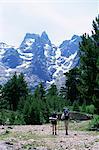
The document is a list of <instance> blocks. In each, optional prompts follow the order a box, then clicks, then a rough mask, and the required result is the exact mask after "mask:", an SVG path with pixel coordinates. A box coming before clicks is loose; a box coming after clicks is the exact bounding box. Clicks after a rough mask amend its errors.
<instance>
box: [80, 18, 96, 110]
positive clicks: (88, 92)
mask: <svg viewBox="0 0 99 150" xmlns="http://www.w3.org/2000/svg"><path fill="white" fill-rule="evenodd" d="M80 71H81V75H80V81H81V88H80V89H81V91H80V92H81V93H80V94H81V95H82V98H83V100H84V101H86V104H92V103H93V102H94V104H95V106H96V107H97V105H98V106H99V16H98V17H97V18H96V20H95V21H93V31H92V36H89V35H87V34H84V35H83V36H82V42H81V44H80ZM97 109H98V108H97ZM98 110H99V109H98ZM98 112H99V111H98Z"/></svg>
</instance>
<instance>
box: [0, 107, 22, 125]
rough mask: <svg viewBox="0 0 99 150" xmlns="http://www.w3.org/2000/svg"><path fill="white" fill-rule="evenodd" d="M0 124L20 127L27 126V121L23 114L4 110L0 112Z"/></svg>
mask: <svg viewBox="0 0 99 150" xmlns="http://www.w3.org/2000/svg"><path fill="white" fill-rule="evenodd" d="M0 124H6V125H13V124H16V125H19V124H25V121H24V118H23V114H20V113H19V112H14V111H10V110H5V109H3V110H1V111H0Z"/></svg>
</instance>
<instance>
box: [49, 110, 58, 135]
mask: <svg viewBox="0 0 99 150" xmlns="http://www.w3.org/2000/svg"><path fill="white" fill-rule="evenodd" d="M57 119H58V116H57V113H56V112H53V113H52V115H51V117H49V120H50V121H51V123H52V134H53V135H57Z"/></svg>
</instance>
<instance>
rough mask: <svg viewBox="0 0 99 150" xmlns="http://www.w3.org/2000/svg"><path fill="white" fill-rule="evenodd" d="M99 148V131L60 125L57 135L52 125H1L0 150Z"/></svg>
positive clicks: (80, 149)
mask: <svg viewBox="0 0 99 150" xmlns="http://www.w3.org/2000/svg"><path fill="white" fill-rule="evenodd" d="M25 149H26V150H99V132H86V131H75V130H73V129H69V135H65V131H64V127H63V126H59V127H58V134H57V135H56V136H54V135H52V134H51V125H35V126H33V125H29V126H10V127H9V126H4V127H2V126H0V150H25Z"/></svg>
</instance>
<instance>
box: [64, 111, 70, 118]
mask: <svg viewBox="0 0 99 150" xmlns="http://www.w3.org/2000/svg"><path fill="white" fill-rule="evenodd" d="M64 118H65V120H68V119H69V109H68V108H66V109H64Z"/></svg>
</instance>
